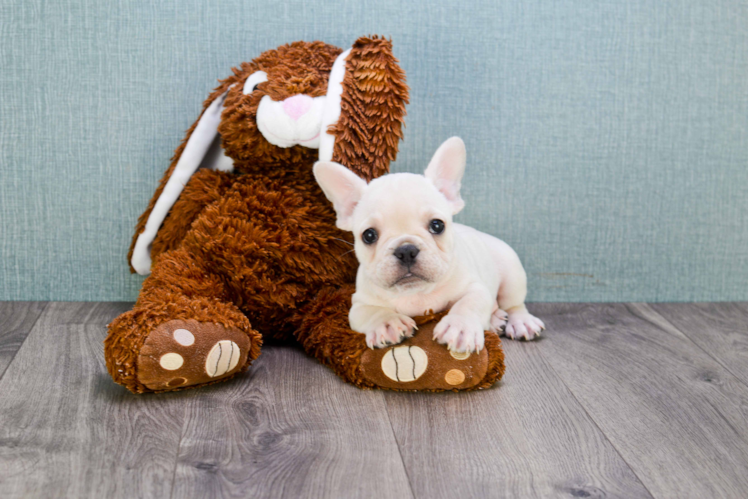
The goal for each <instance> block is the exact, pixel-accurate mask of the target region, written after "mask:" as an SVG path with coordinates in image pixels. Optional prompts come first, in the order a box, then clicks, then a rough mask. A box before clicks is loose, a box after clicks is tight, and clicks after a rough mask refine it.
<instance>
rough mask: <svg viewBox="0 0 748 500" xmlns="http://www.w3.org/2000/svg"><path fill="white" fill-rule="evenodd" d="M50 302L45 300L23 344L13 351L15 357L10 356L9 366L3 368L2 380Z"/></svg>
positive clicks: (0, 378)
mask: <svg viewBox="0 0 748 500" xmlns="http://www.w3.org/2000/svg"><path fill="white" fill-rule="evenodd" d="M49 304H51V302H49V301H47V302H44V307H42V310H41V312H40V313H39V316H37V317H36V319H35V320H34V324H33V325H31V328H29V331H28V332H27V333H26V336H25V337H24V338H23V342H21V345H19V346H18V349H16V352H14V353H13V357H12V358H10V362H9V363H8V366H6V367H5V370H3V373H0V380H2V379H3V377H4V376H5V374H6V373H7V372H8V368H10V367H11V366H12V365H13V361H15V359H16V356H17V355H18V352H19V351H20V350H21V348H22V347H23V344H25V343H26V340H27V339H28V338H29V336H30V335H31V332H33V331H34V328H36V325H37V324H39V320H40V319H41V318H42V316H44V313H45V312H47V308H48V307H49Z"/></svg>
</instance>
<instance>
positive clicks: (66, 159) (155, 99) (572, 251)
mask: <svg viewBox="0 0 748 500" xmlns="http://www.w3.org/2000/svg"><path fill="white" fill-rule="evenodd" d="M746 27H748V4H746V2H738V1H725V0H709V1H685V0H679V1H676V0H631V1H628V0H627V1H599V2H589V1H587V0H580V1H528V0H508V1H502V2H497V1H494V0H483V1H471V2H465V1H431V0H429V1H407V2H390V1H387V2H366V1H356V0H349V1H342V0H337V1H328V2H303V1H286V2H277V3H275V2H267V1H264V2H257V1H240V0H234V1H223V2H217V1H204V2H203V1H196V0H191V1H183V0H179V1H178V0H164V1H159V2H146V1H143V2H119V3H118V2H102V1H99V0H95V1H88V2H78V1H71V0H67V1H58V2H39V1H35V0H33V1H32V0H6V1H4V2H2V3H1V4H0V37H1V38H0V54H1V61H2V64H0V299H4V300H16V299H36V300H43V299H53V300H133V299H134V298H135V297H136V295H137V292H138V289H139V287H140V283H141V278H139V277H135V276H131V275H130V274H129V272H128V269H127V266H126V262H125V253H126V250H127V246H128V243H129V240H130V236H131V232H132V227H133V225H134V224H135V220H136V218H137V216H138V215H139V214H140V213H141V212H142V210H143V209H144V208H145V205H146V203H147V201H148V199H149V198H150V196H151V194H152V193H153V190H154V189H155V186H156V182H157V180H158V178H159V177H160V176H161V174H162V172H163V171H164V170H165V168H166V167H167V164H168V160H169V158H170V156H171V154H172V152H173V150H174V148H175V147H176V146H177V144H178V142H179V140H180V139H181V138H182V136H183V134H184V131H185V130H186V129H187V127H189V125H190V124H191V123H192V122H193V120H194V119H195V118H196V116H197V113H198V112H199V110H200V106H201V103H202V101H203V99H204V98H205V96H206V95H207V93H208V92H209V90H210V89H211V88H213V87H214V86H215V84H216V79H217V78H222V77H225V76H226V75H228V73H229V70H230V68H231V66H233V65H236V64H238V63H240V62H241V61H245V60H249V59H252V58H253V57H255V56H256V55H257V54H259V53H260V52H261V51H263V50H265V49H268V48H274V47H276V46H278V45H280V44H282V43H285V42H290V41H294V40H299V39H303V40H313V39H319V40H323V41H326V42H328V43H332V44H335V45H338V46H341V47H346V46H349V45H350V44H351V43H352V42H353V40H355V38H356V37H358V36H359V35H362V34H369V33H379V34H383V35H387V36H391V37H392V40H393V43H394V46H395V51H396V55H397V56H398V57H399V59H400V61H401V63H402V66H403V68H404V69H405V71H406V72H407V75H408V82H409V84H410V86H411V88H412V102H411V105H410V107H409V108H408V117H407V122H406V123H407V127H406V139H405V142H404V143H403V144H402V147H401V154H400V157H399V159H398V161H397V163H396V164H395V165H394V171H419V170H420V169H422V168H423V167H424V166H425V164H426V162H427V161H428V159H429V157H430V155H431V154H432V153H433V151H434V150H435V148H436V147H437V146H438V145H439V144H440V143H441V141H443V140H444V139H446V138H447V137H449V136H451V135H460V136H462V137H463V138H464V139H465V141H466V143H467V146H468V152H469V162H468V171H467V178H466V180H465V182H464V192H463V195H464V197H465V199H466V201H467V208H466V209H465V211H464V213H462V214H461V215H460V217H459V219H460V221H461V222H464V223H467V224H471V225H474V226H476V227H478V228H479V229H481V230H483V231H487V232H490V233H492V234H495V235H497V236H499V237H501V238H503V239H505V240H506V241H507V242H508V243H510V244H511V245H513V246H514V248H515V249H516V250H517V251H518V253H519V254H520V256H521V257H522V259H523V261H524V263H525V267H526V269H527V271H528V275H529V278H530V297H529V298H530V300H533V301H618V300H626V301H631V300H633V301H637V300H641V301H645V300H646V301H671V300H675V301H687V300H688V301H690V300H748V215H747V214H748V29H746Z"/></svg>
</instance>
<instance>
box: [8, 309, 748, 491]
mask: <svg viewBox="0 0 748 500" xmlns="http://www.w3.org/2000/svg"><path fill="white" fill-rule="evenodd" d="M130 306H131V304H124V303H33V302H32V303H0V496H1V497H94V496H95V497H144V496H145V497H291V498H294V497H387V498H389V497H404V498H407V497H416V498H421V497H536V496H537V497H565V498H569V497H571V498H589V497H662V498H664V497H733V498H735V497H746V496H748V304H746V303H719V304H651V305H648V304H534V305H532V307H531V308H530V309H531V310H532V311H533V312H534V313H535V314H537V315H539V316H540V317H541V318H543V319H544V320H545V322H546V324H547V325H548V326H549V332H548V334H547V335H546V336H545V337H544V338H542V339H541V340H540V341H537V342H514V341H509V340H507V341H505V342H504V345H505V351H506V359H507V373H506V375H505V378H504V380H503V381H502V382H501V383H500V384H498V385H497V386H496V387H494V388H492V389H488V390H484V391H479V392H475V393H446V394H419V393H394V392H385V391H361V390H359V389H356V388H354V387H351V386H349V385H347V384H345V383H343V382H342V381H341V380H339V379H338V378H337V377H336V376H335V375H334V374H333V373H332V372H331V371H330V370H328V369H327V368H324V367H323V366H321V365H320V364H318V363H317V362H316V361H315V360H313V359H310V358H308V357H307V356H306V355H305V354H304V353H303V352H302V351H300V350H298V349H296V348H294V347H266V348H265V349H264V351H263V354H262V356H261V357H260V358H259V359H258V360H257V362H255V364H254V365H253V366H252V368H251V369H250V372H249V373H247V374H246V375H244V376H242V377H238V378H236V379H234V380H232V381H230V382H228V383H225V384H219V385H214V386H210V387H205V388H202V389H197V390H192V391H183V392H178V393H171V394H159V395H144V396H135V395H132V394H130V393H128V392H127V391H126V390H125V389H123V388H121V387H119V386H117V385H115V384H114V383H113V382H112V381H111V380H110V379H109V376H108V375H107V373H106V369H105V366H104V359H103V346H102V341H103V339H104V336H105V334H106V324H107V323H108V322H109V321H111V319H112V318H114V317H115V316H116V315H117V314H119V313H120V312H123V311H125V310H127V309H128V308H129V307H130Z"/></svg>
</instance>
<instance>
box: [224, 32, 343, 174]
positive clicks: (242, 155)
mask: <svg viewBox="0 0 748 500" xmlns="http://www.w3.org/2000/svg"><path fill="white" fill-rule="evenodd" d="M341 52H342V50H341V49H339V48H337V47H333V46H331V45H327V44H324V43H322V42H312V43H307V42H296V43H292V44H289V45H284V46H282V47H279V48H278V49H275V50H269V51H267V52H265V53H263V54H262V55H261V56H260V57H258V58H257V59H255V60H253V61H252V62H250V63H244V64H242V66H241V69H235V70H234V71H235V76H234V77H232V79H231V80H233V81H234V83H233V84H232V87H231V89H230V90H229V92H228V95H227V96H226V101H225V103H224V108H225V109H224V112H223V115H222V119H221V125H220V127H219V132H220V134H221V137H222V140H223V148H224V149H225V151H226V154H227V155H228V156H229V157H231V158H233V159H234V160H238V161H239V163H238V164H237V163H235V165H236V167H238V168H241V165H240V162H241V161H247V160H258V159H262V160H263V162H267V160H268V159H271V160H272V161H274V162H275V161H286V160H291V161H293V160H295V159H298V160H300V159H303V158H306V157H307V156H309V155H313V156H315V157H316V156H317V153H316V151H309V150H316V149H319V147H320V138H321V136H322V135H323V132H324V130H323V126H324V124H325V122H326V120H325V116H326V115H328V114H330V112H329V111H328V107H329V106H328V102H329V101H330V100H331V99H330V96H329V95H328V90H329V89H328V87H329V86H330V85H329V83H330V73H331V71H332V69H333V64H334V63H335V60H336V58H337V57H338V56H339V55H340V54H341ZM341 69H344V68H341ZM333 84H337V85H339V84H340V82H334V83H333ZM338 95H339V94H338ZM339 109H340V108H339V105H338V107H337V113H336V114H335V118H336V119H337V115H338V114H339ZM328 121H329V120H328Z"/></svg>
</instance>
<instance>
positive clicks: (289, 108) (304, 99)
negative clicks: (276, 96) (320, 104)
mask: <svg viewBox="0 0 748 500" xmlns="http://www.w3.org/2000/svg"><path fill="white" fill-rule="evenodd" d="M311 107H312V98H311V97H309V96H308V95H304V94H298V95H295V96H293V97H289V98H288V99H286V100H285V101H283V111H285V112H286V114H287V115H288V116H290V117H291V118H292V119H293V120H298V119H299V118H300V117H301V116H303V115H304V113H306V112H307V111H309V108H311Z"/></svg>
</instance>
